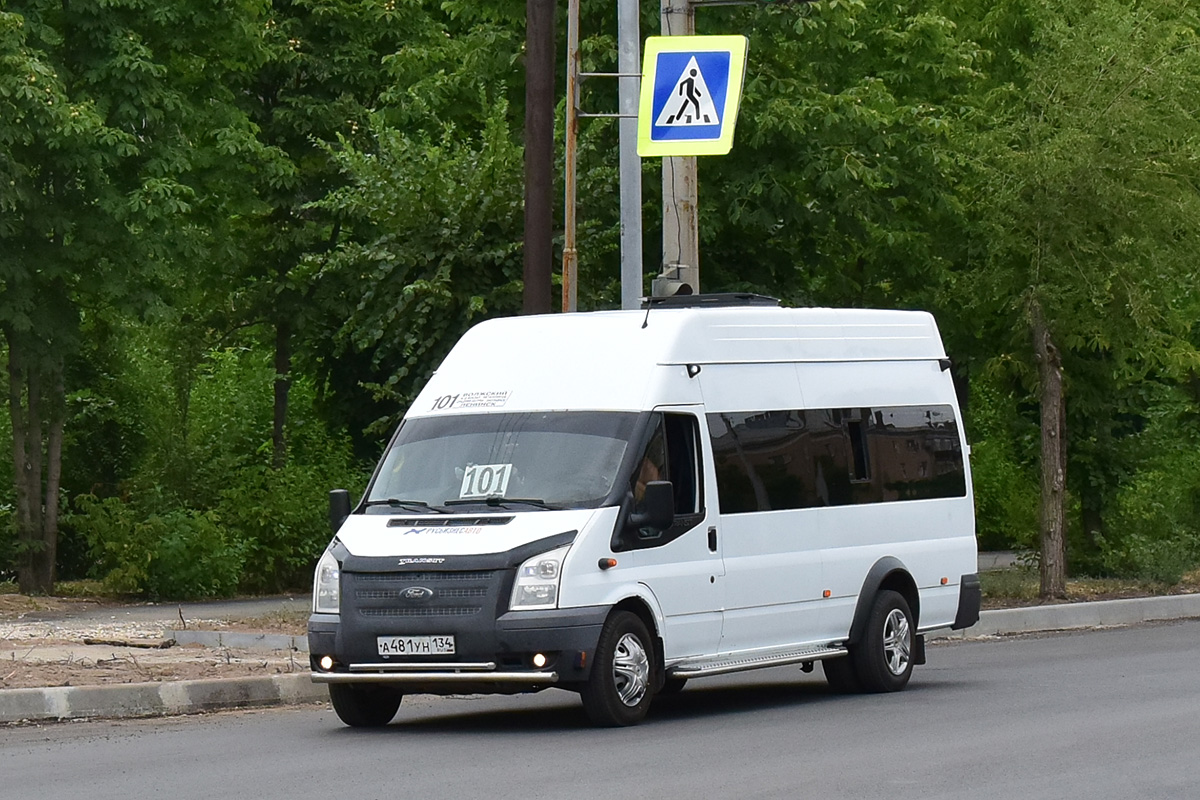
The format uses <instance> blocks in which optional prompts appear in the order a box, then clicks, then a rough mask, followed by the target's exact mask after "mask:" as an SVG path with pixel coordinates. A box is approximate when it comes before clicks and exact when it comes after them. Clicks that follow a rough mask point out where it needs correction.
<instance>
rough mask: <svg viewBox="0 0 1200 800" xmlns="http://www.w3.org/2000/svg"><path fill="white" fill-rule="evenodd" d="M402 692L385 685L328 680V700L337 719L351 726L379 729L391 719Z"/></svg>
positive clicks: (397, 708)
mask: <svg viewBox="0 0 1200 800" xmlns="http://www.w3.org/2000/svg"><path fill="white" fill-rule="evenodd" d="M403 699H404V695H402V694H401V693H400V692H398V691H396V690H395V689H393V688H390V687H387V686H372V685H370V684H353V683H331V684H329V700H330V702H332V703H333V710H334V711H336V712H337V715H338V719H340V720H341V721H342V722H344V723H346V724H347V725H349V726H350V727H351V728H381V727H383V726H384V725H387V724H388V723H389V722H391V721H392V717H394V716H396V711H398V710H399V709H400V701H401V700H403Z"/></svg>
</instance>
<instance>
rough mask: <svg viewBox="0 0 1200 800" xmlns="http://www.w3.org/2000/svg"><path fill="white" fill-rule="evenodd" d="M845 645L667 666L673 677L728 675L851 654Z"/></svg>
mask: <svg viewBox="0 0 1200 800" xmlns="http://www.w3.org/2000/svg"><path fill="white" fill-rule="evenodd" d="M848 652H849V651H847V650H846V648H845V647H810V648H805V649H800V650H783V651H774V652H771V653H764V654H761V655H757V656H755V655H726V656H717V657H715V658H707V659H696V660H694V661H684V662H681V663H679V664H674V665H672V666H671V667H669V668H668V669H667V676H668V677H671V678H706V677H708V676H709V675H724V674H725V673H727V672H742V671H744V670H750V669H765V668H767V667H783V666H787V665H788V664H803V663H805V662H806V661H820V660H822V659H825V658H837V657H838V656H844V655H847V654H848Z"/></svg>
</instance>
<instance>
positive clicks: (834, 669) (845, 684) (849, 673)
mask: <svg viewBox="0 0 1200 800" xmlns="http://www.w3.org/2000/svg"><path fill="white" fill-rule="evenodd" d="M821 669H822V670H824V672H825V680H826V681H827V682H828V683H829V688H830V689H832V690H833V691H835V692H837V693H838V694H857V693H859V692H861V691H862V684H861V683H860V682H859V680H858V676H857V675H855V674H854V662H853V661H852V660H851V658H850V657H849V656H842V657H840V658H827V659H825V660H824V661H822V662H821Z"/></svg>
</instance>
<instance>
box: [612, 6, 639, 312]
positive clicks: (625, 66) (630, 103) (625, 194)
mask: <svg viewBox="0 0 1200 800" xmlns="http://www.w3.org/2000/svg"><path fill="white" fill-rule="evenodd" d="M640 7H641V0H617V72H618V73H619V74H620V75H621V77H619V78H618V79H617V81H618V89H617V91H618V102H617V110H618V111H619V112H620V114H621V118H620V121H619V123H618V124H619V126H620V128H619V130H620V137H621V138H620V176H621V308H624V309H632V308H637V307H638V306H639V305H640V304H641V298H642V292H643V291H644V290H643V287H642V281H643V280H644V279H643V277H642V159H641V158H640V157H639V156H638V154H637V136H638V120H637V113H638V95H639V94H640V92H641V79H640V78H638V77H634V76H636V75H637V74H638V73H640V72H641V71H642V64H641V51H642V37H641V32H640V31H641V25H640V22H639V20H638V16H639V13H638V12H639V11H640Z"/></svg>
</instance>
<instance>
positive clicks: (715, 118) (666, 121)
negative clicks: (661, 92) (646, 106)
mask: <svg viewBox="0 0 1200 800" xmlns="http://www.w3.org/2000/svg"><path fill="white" fill-rule="evenodd" d="M720 119H721V116H720V114H718V113H717V107H716V105H714V104H713V100H712V93H711V92H710V91H709V90H708V84H707V83H706V82H705V80H704V75H703V74H702V73H701V72H700V65H699V64H698V63H697V62H696V57H695V56H692V58H691V59H690V60H689V61H688V64H687V67H685V68H684V70H683V74H681V75H680V76H679V82H678V83H676V84H675V90H674V91H673V92H672V93H671V97H670V99H669V100H667V103H666V105H664V106H663V110H662V113H661V114H659V115H658V119H657V120H655V121H654V125H655V127H659V126H662V127H670V126H673V125H675V126H677V125H716V124H718V122H719V121H720Z"/></svg>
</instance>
